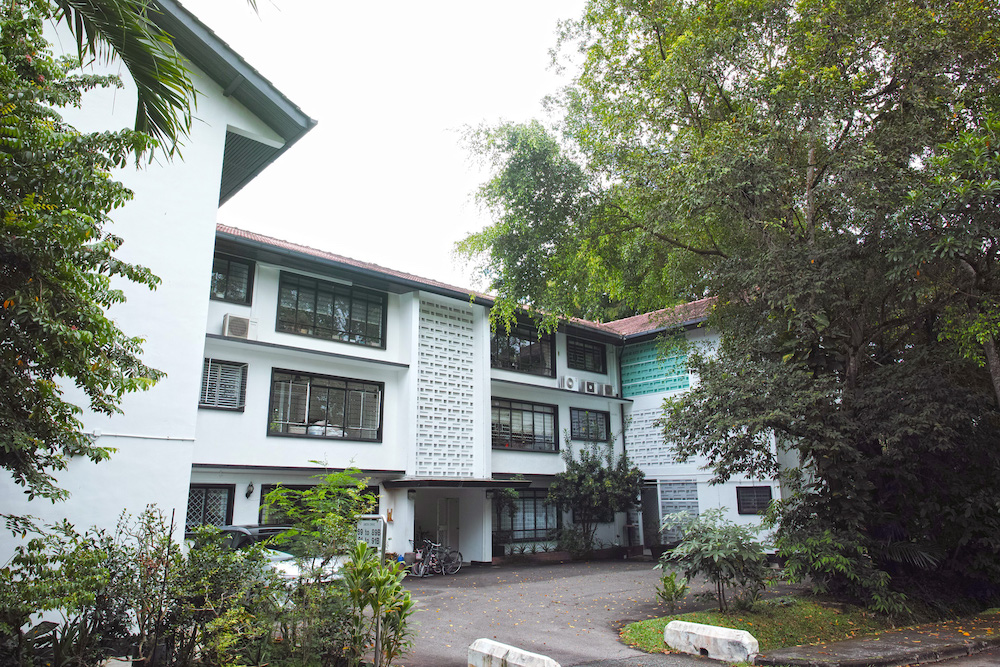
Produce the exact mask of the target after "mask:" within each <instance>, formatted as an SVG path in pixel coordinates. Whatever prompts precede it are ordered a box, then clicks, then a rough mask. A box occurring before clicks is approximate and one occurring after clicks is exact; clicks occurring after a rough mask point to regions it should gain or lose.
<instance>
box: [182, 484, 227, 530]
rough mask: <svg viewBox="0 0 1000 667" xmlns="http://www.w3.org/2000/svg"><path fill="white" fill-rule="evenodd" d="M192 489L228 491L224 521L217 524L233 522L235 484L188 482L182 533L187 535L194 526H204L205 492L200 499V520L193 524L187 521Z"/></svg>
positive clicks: (223, 524) (206, 496) (225, 524)
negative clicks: (186, 505)
mask: <svg viewBox="0 0 1000 667" xmlns="http://www.w3.org/2000/svg"><path fill="white" fill-rule="evenodd" d="M194 489H204V490H212V489H216V490H218V489H225V490H226V491H228V493H229V498H228V499H227V500H226V518H225V522H224V523H222V524H219V526H228V525H231V524H232V523H233V505H234V500H235V497H236V485H235V484H189V485H188V507H187V508H186V511H185V513H184V533H185V535H188V534H190V533H192V532H193V529H194V528H197V527H199V526H204V525H205V522H204V518H205V502H206V501H207V499H208V495H207V494H206V495H205V497H204V498H203V499H202V507H201V516H202V522H201V523H198V524H193V523H189V522H188V514H190V513H191V507H190V505H191V491H193V490H194ZM212 525H215V524H212ZM217 527H218V526H217Z"/></svg>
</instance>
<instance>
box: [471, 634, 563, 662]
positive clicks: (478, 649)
mask: <svg viewBox="0 0 1000 667" xmlns="http://www.w3.org/2000/svg"><path fill="white" fill-rule="evenodd" d="M469 667H559V663H558V662H556V661H555V660H553V659H552V658H549V657H547V656H544V655H540V654H538V653H531V652H530V651H524V650H522V649H519V648H517V647H515V646H510V645H508V644H501V643H500V642H497V641H493V640H492V639H477V640H476V641H474V642H472V644H471V645H470V646H469Z"/></svg>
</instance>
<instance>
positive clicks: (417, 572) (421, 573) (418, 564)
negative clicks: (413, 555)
mask: <svg viewBox="0 0 1000 667" xmlns="http://www.w3.org/2000/svg"><path fill="white" fill-rule="evenodd" d="M413 576H414V577H425V576H427V559H426V558H422V559H420V560H418V561H414V562H413Z"/></svg>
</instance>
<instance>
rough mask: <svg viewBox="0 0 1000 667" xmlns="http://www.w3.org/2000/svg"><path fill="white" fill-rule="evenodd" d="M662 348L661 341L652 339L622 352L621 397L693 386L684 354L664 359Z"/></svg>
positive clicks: (628, 346)
mask: <svg viewBox="0 0 1000 667" xmlns="http://www.w3.org/2000/svg"><path fill="white" fill-rule="evenodd" d="M661 345H662V342H661V341H658V340H651V341H648V342H646V343H637V344H635V345H626V346H625V350H624V351H623V352H622V396H624V397H625V398H629V397H631V396H642V395H643V394H657V393H661V392H667V391H677V390H678V389H687V388H688V387H690V386H691V381H690V380H689V379H688V373H687V364H686V363H685V362H686V357H685V355H684V354H683V353H679V352H673V351H672V352H671V353H670V355H669V356H666V357H664V356H663V355H662V351H661Z"/></svg>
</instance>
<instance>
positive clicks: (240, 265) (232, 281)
mask: <svg viewBox="0 0 1000 667" xmlns="http://www.w3.org/2000/svg"><path fill="white" fill-rule="evenodd" d="M252 295H253V262H251V261H250V260H248V259H241V258H239V257H230V256H229V255H216V256H215V261H214V262H212V292H211V297H212V298H213V299H216V300H218V301H230V302H232V303H244V304H248V303H250V299H251V296H252Z"/></svg>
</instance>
